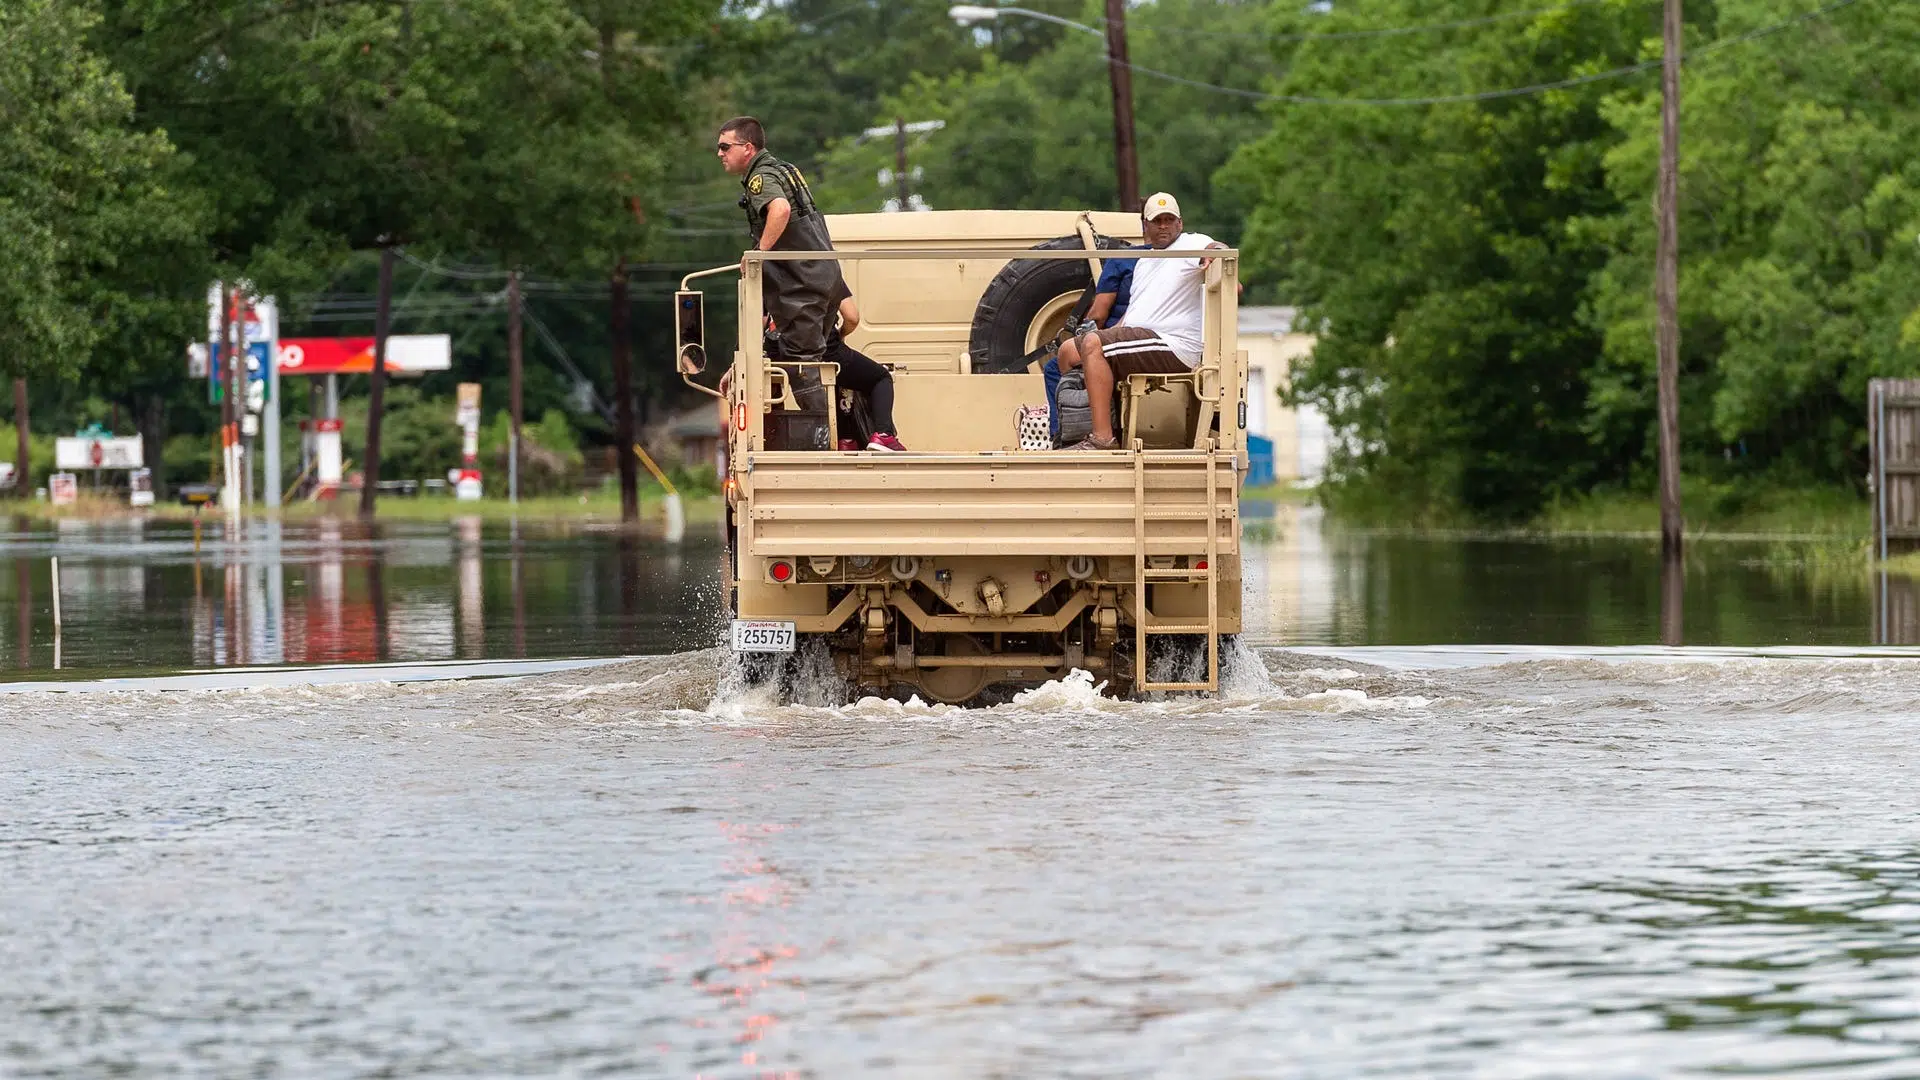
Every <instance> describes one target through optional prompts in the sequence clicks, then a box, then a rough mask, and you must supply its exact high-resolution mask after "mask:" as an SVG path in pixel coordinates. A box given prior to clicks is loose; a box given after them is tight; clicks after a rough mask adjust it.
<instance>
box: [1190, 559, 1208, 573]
mask: <svg viewBox="0 0 1920 1080" xmlns="http://www.w3.org/2000/svg"><path fill="white" fill-rule="evenodd" d="M1193 568H1194V569H1195V570H1205V569H1206V568H1207V560H1205V559H1197V560H1195V561H1194V564H1193Z"/></svg>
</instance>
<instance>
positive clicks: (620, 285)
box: [608, 258, 640, 523]
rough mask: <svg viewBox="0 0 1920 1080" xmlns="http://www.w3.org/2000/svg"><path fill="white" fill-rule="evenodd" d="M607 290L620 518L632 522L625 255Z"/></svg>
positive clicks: (636, 512)
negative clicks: (610, 307)
mask: <svg viewBox="0 0 1920 1080" xmlns="http://www.w3.org/2000/svg"><path fill="white" fill-rule="evenodd" d="M608 292H609V294H610V297H609V298H610V300H611V302H612V311H611V312H610V313H609V315H610V329H611V330H612V331H613V398H614V401H613V442H614V448H613V456H614V460H616V461H617V462H619V464H620V520H621V521H623V522H628V523H632V522H635V521H639V520H640V476H639V473H640V465H639V463H638V462H636V461H635V460H634V455H633V446H634V437H633V363H632V348H633V343H632V340H631V335H630V334H629V333H628V331H627V315H628V311H627V260H626V259H625V258H622V259H621V260H620V261H619V262H618V263H616V264H615V265H614V268H613V281H612V283H611V287H610V288H609V290H608Z"/></svg>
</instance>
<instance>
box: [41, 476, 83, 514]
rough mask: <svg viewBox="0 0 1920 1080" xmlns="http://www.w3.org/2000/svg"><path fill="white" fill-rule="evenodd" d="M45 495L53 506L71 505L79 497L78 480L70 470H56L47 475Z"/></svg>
mask: <svg viewBox="0 0 1920 1080" xmlns="http://www.w3.org/2000/svg"><path fill="white" fill-rule="evenodd" d="M47 495H48V496H49V497H50V498H51V499H52V500H53V505H55V506H72V505H73V504H74V501H75V500H77V499H78V498H79V497H80V482H79V480H78V479H77V478H76V477H75V476H74V475H73V474H72V473H70V472H57V473H54V474H53V475H52V476H49V477H47Z"/></svg>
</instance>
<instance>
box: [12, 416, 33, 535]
mask: <svg viewBox="0 0 1920 1080" xmlns="http://www.w3.org/2000/svg"><path fill="white" fill-rule="evenodd" d="M13 432H14V438H15V440H16V441H15V443H14V450H13V455H14V457H13V493H14V494H15V495H18V496H20V497H21V498H23V499H24V498H27V497H28V496H30V495H32V494H33V470H32V469H31V468H30V467H29V466H28V460H27V456H28V454H30V453H31V452H32V448H31V446H30V445H29V444H28V442H27V380H25V379H23V378H16V379H14V380H13ZM23 565H24V564H23Z"/></svg>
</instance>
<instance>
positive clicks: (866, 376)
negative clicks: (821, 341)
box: [827, 336, 899, 435]
mask: <svg viewBox="0 0 1920 1080" xmlns="http://www.w3.org/2000/svg"><path fill="white" fill-rule="evenodd" d="M827 359H828V360H831V361H833V362H834V363H836V364H839V365H840V377H839V382H838V383H837V384H836V385H839V386H843V387H846V388H847V389H849V390H858V391H859V392H860V393H862V394H865V395H867V414H868V415H869V416H871V417H872V418H873V430H874V433H875V434H886V435H898V434H899V432H898V431H895V430H894V428H893V372H891V371H888V370H887V369H886V368H884V367H881V366H880V365H879V363H877V362H876V361H874V359H873V358H872V357H869V356H867V355H866V354H864V353H861V352H859V351H857V350H856V349H854V347H853V346H851V345H849V344H847V343H846V342H844V341H842V340H840V338H839V337H838V336H835V337H834V339H833V343H832V344H831V345H829V346H828V347H827Z"/></svg>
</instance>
